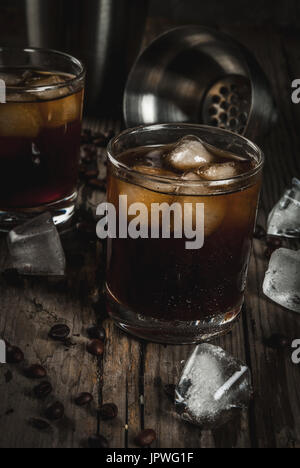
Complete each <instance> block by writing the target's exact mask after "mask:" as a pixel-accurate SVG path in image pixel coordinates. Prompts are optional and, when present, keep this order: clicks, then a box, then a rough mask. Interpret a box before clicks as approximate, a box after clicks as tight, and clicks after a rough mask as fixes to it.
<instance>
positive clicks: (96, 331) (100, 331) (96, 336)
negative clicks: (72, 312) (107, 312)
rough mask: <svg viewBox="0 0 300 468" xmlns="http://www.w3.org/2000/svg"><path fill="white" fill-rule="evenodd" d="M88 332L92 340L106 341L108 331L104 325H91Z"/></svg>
mask: <svg viewBox="0 0 300 468" xmlns="http://www.w3.org/2000/svg"><path fill="white" fill-rule="evenodd" d="M87 332H88V335H89V337H90V338H91V339H92V340H100V341H105V338H106V333H105V330H104V328H103V327H97V326H95V327H90V328H89V329H88V331H87Z"/></svg>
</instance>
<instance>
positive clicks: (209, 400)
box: [176, 343, 252, 429]
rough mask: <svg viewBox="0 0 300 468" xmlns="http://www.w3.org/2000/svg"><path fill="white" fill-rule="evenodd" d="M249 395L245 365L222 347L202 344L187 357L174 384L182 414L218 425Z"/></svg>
mask: <svg viewBox="0 0 300 468" xmlns="http://www.w3.org/2000/svg"><path fill="white" fill-rule="evenodd" d="M251 396H252V386H251V375H250V371H249V369H248V367H247V366H246V365H244V364H243V363H241V362H240V361H238V360H237V359H235V358H234V357H232V356H230V355H229V354H228V353H226V352H225V351H224V350H223V349H222V348H220V347H217V346H214V345H211V344H206V343H205V344H201V345H199V346H197V347H196V348H195V350H194V352H193V353H192V355H191V356H190V358H189V359H188V361H187V363H186V365H185V368H184V370H183V373H182V375H181V378H180V382H179V384H178V386H177V388H176V407H177V411H178V412H179V413H180V415H181V418H182V419H184V420H186V421H188V422H191V423H193V424H196V425H198V426H200V427H201V428H203V429H209V428H218V427H220V426H222V425H223V424H225V423H227V422H228V421H229V420H230V419H232V418H233V417H234V416H235V415H236V413H237V412H240V411H241V410H243V409H246V408H247V406H248V404H249V401H250V398H251Z"/></svg>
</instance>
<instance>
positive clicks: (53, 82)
mask: <svg viewBox="0 0 300 468" xmlns="http://www.w3.org/2000/svg"><path fill="white" fill-rule="evenodd" d="M70 78H71V76H65V75H55V74H50V73H44V74H42V73H41V74H40V75H39V76H38V77H35V78H34V79H32V81H31V82H29V83H28V85H29V86H30V84H32V86H34V87H39V88H43V87H44V88H45V90H44V91H42V90H37V91H36V92H35V93H34V94H35V96H37V97H38V99H41V100H47V101H49V100H54V99H58V98H61V97H63V96H67V95H68V94H70V89H69V88H68V87H67V86H61V85H63V84H64V83H66V80H68V79H70ZM51 86H56V88H55V89H49V87H51ZM47 88H48V89H47Z"/></svg>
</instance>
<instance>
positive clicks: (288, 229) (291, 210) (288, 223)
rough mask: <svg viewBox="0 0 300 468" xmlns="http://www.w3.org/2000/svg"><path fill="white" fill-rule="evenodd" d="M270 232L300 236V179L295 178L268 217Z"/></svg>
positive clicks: (294, 236)
mask: <svg viewBox="0 0 300 468" xmlns="http://www.w3.org/2000/svg"><path fill="white" fill-rule="evenodd" d="M268 234H269V235H272V236H283V237H291V238H297V237H300V180H298V179H296V178H294V179H293V183H292V188H291V189H289V190H287V191H286V192H285V193H284V195H283V197H282V198H281V200H280V201H279V202H278V203H277V205H275V207H274V208H273V210H272V211H271V213H270V216H269V219H268Z"/></svg>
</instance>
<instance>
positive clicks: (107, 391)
mask: <svg viewBox="0 0 300 468" xmlns="http://www.w3.org/2000/svg"><path fill="white" fill-rule="evenodd" d="M166 26H167V25H166V24H165V23H162V24H161V23H160V22H158V21H157V22H156V23H155V27H153V25H152V28H151V32H150V33H149V30H148V35H147V38H148V39H150V37H151V36H155V35H156V34H157V33H158V32H161V31H162V30H164V29H166ZM228 32H230V33H231V34H233V35H234V36H235V37H236V38H238V39H240V40H241V41H242V42H243V43H244V44H246V45H247V46H248V47H249V48H250V49H251V50H252V51H253V52H254V53H255V54H256V56H257V58H258V60H259V61H260V63H261V64H262V66H263V68H264V70H265V71H266V73H267V75H268V76H269V79H270V81H271V83H272V87H273V91H274V95H275V97H276V101H277V104H278V108H279V120H278V123H277V127H276V128H275V129H274V130H273V131H272V133H271V134H270V135H269V136H268V137H266V138H265V139H264V141H263V143H262V146H263V149H264V151H265V153H266V158H267V165H266V170H265V178H264V184H263V194H262V200H261V205H260V213H259V223H260V224H262V225H265V224H266V218H267V215H268V213H269V211H270V209H271V208H272V206H273V205H274V203H275V202H276V201H277V200H278V198H279V196H280V195H281V193H282V192H283V190H284V188H285V187H286V186H288V185H289V184H290V182H291V178H292V176H296V175H298V176H299V170H300V167H299V166H300V165H299V154H300V139H299V130H298V129H299V127H300V107H297V106H295V105H293V104H292V103H291V81H292V80H293V79H294V78H299V77H300V54H299V51H298V47H297V43H298V42H299V38H300V33H299V32H297V31H292V30H286V31H282V30H275V29H274V28H272V29H271V28H270V29H268V28H264V29H253V28H249V29H247V28H245V27H243V28H234V29H233V28H231V29H230V31H228ZM148 39H147V40H148ZM86 125H87V126H88V127H90V128H92V129H94V130H100V129H101V130H109V129H111V128H113V129H114V130H115V131H118V130H119V128H120V126H119V124H118V123H115V122H109V121H105V122H86ZM104 153H105V152H104V150H103V151H101V154H102V157H103V158H104V157H105V154H104ZM99 167H100V169H101V171H100V178H101V177H102V178H103V177H104V176H105V175H104V173H103V170H102V169H103V165H102V164H101V157H100V162H99ZM80 193H81V199H82V205H83V206H84V207H85V208H86V209H88V210H89V211H90V212H92V211H93V208H94V207H95V206H96V205H97V203H98V202H100V201H102V199H103V197H104V194H103V192H101V191H99V190H92V188H89V187H87V186H82V187H81V189H80ZM65 244H66V248H67V257H68V273H67V277H66V280H65V281H63V282H57V281H50V280H45V279H43V280H42V279H39V278H37V279H25V278H19V279H18V280H17V281H16V280H13V281H12V279H11V278H7V277H5V276H2V277H1V284H0V306H1V312H0V336H1V337H4V338H5V339H7V340H8V341H9V342H11V343H13V344H15V345H18V346H20V347H21V348H22V349H23V351H24V353H25V357H26V363H25V364H29V363H31V364H32V363H41V364H42V365H43V366H45V367H46V369H47V372H48V376H49V379H50V380H51V382H52V385H53V387H54V397H55V399H57V400H60V401H62V402H63V403H64V405H65V408H66V417H65V418H64V419H63V420H62V421H60V422H59V423H55V424H53V425H52V429H51V430H50V431H45V432H40V431H37V430H36V429H34V428H32V427H31V426H30V425H29V423H28V421H29V419H30V418H32V417H43V413H44V409H45V405H46V402H41V401H38V400H36V399H35V398H34V397H33V395H32V389H33V387H34V385H35V384H34V383H33V382H31V381H30V380H28V379H26V378H25V377H24V374H23V368H24V365H25V364H23V365H21V366H15V365H1V366H0V395H1V398H0V447H1V448H2V447H7V448H23V447H32V448H35V447H36V448H37V447H38V448H45V447H49V448H56V447H59V448H69V447H70V448H77V447H84V446H86V440H87V438H88V436H89V435H92V434H95V433H97V432H100V433H101V434H103V435H104V436H105V437H106V438H107V439H109V441H110V446H111V447H112V448H122V447H134V441H133V440H134V436H135V435H136V434H137V433H138V432H139V431H140V430H141V428H153V429H155V431H156V432H157V441H156V443H155V444H154V447H160V448H172V447H176V448H179V447H186V448H197V447H199V448H200V447H220V448H221V447H300V398H299V392H298V389H299V387H300V373H299V368H298V367H297V366H296V365H295V364H293V363H292V361H291V353H292V350H291V348H289V347H288V348H287V349H272V348H270V347H268V346H266V345H265V340H266V339H267V338H268V337H269V336H271V335H272V334H274V333H282V334H284V335H285V336H286V337H287V338H288V340H289V342H292V340H293V339H295V338H300V317H298V316H297V314H294V313H292V312H289V311H288V310H285V309H283V308H282V307H279V306H277V305H276V304H274V303H272V302H270V301H268V300H267V298H266V297H264V295H263V293H262V282H263V278H264V273H265V271H266V268H267V260H266V259H265V257H264V250H265V244H264V243H263V242H262V241H259V240H255V242H254V250H253V256H252V260H251V265H250V271H249V282H248V289H247V295H246V307H245V310H244V314H243V317H242V319H241V320H240V322H239V323H238V324H237V325H236V327H235V328H234V330H233V332H232V333H231V334H229V335H227V336H225V337H223V338H221V339H219V340H216V343H217V344H219V345H221V346H222V347H224V348H225V349H226V350H227V351H228V352H230V353H232V354H233V355H234V356H236V357H238V358H240V359H241V360H243V361H245V362H247V364H248V365H249V367H250V368H251V371H252V375H253V383H254V389H255V397H254V400H253V402H252V404H251V406H250V408H249V411H248V412H246V413H245V414H244V415H243V417H242V418H241V419H240V420H237V421H235V422H232V423H230V424H228V425H227V426H226V427H224V428H223V429H219V430H217V431H201V430H200V429H198V428H196V427H193V426H191V425H189V424H187V423H183V422H180V421H179V419H178V418H177V417H176V416H175V414H174V408H173V406H172V404H171V403H170V401H169V400H168V398H167V397H166V396H165V393H164V390H163V385H164V384H168V383H175V382H176V381H177V378H178V376H179V374H180V370H181V368H182V361H184V360H185V359H186V358H187V356H188V355H189V353H190V351H191V349H192V348H193V347H189V346H184V347H176V346H175V347H173V346H161V345H157V344H145V343H142V342H139V341H137V340H134V339H132V338H130V337H128V336H126V335H125V334H123V333H122V332H120V331H119V330H118V329H116V328H115V327H114V325H113V324H112V322H111V321H110V320H105V321H104V325H105V328H106V331H107V342H106V346H105V354H104V357H103V359H99V360H98V359H97V358H93V357H92V356H91V355H89V354H88V353H87V352H86V342H87V328H88V327H89V326H90V325H92V324H94V323H96V322H99V323H101V322H102V320H103V319H105V311H104V308H103V306H102V305H101V303H97V302H96V299H97V296H98V293H99V291H101V289H102V284H103V271H104V270H103V267H104V254H103V248H102V244H101V242H100V241H96V239H95V238H94V239H92V240H88V239H86V238H85V237H84V238H79V239H76V240H75V241H74V240H73V241H72V242H67V241H66V242H65ZM294 246H296V244H295V245H294ZM57 322H59V323H61V322H62V323H66V324H67V325H68V326H69V327H70V328H71V330H72V334H73V335H74V336H73V337H72V340H73V342H74V344H75V346H69V347H67V346H64V345H63V344H57V343H55V342H53V341H51V340H50V339H49V338H48V332H49V329H50V327H51V326H52V325H53V324H55V323H57ZM82 391H85V392H91V393H92V394H93V395H94V399H95V403H94V404H93V405H92V406H91V407H89V408H86V409H84V408H78V407H77V406H75V405H74V402H73V399H74V397H75V396H76V395H77V394H78V393H80V392H82ZM102 402H114V403H116V404H117V405H118V408H119V415H118V418H117V419H116V420H114V421H113V422H103V421H100V420H99V418H98V416H97V405H99V404H101V403H102Z"/></svg>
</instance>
